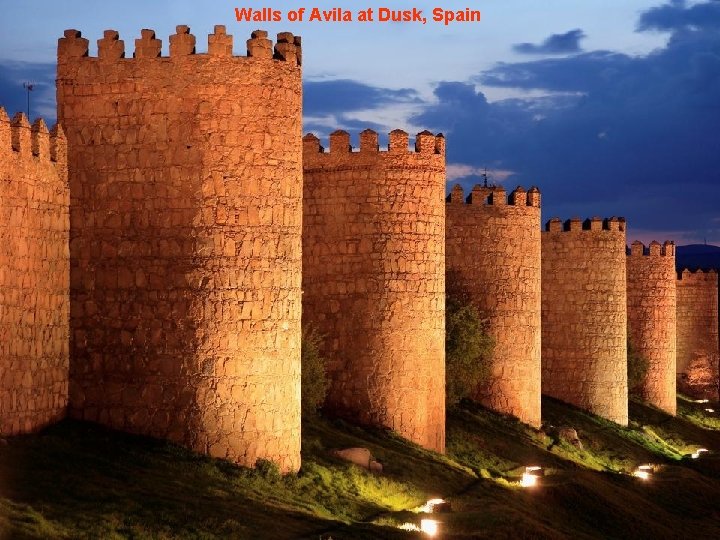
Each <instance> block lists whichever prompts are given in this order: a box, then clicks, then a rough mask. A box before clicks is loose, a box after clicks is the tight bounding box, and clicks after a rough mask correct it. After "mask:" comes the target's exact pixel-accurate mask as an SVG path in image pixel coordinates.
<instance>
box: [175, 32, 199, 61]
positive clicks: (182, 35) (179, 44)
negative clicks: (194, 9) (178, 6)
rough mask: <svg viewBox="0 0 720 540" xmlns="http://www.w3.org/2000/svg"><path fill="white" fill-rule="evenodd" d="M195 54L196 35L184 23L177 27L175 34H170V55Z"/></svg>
mask: <svg viewBox="0 0 720 540" xmlns="http://www.w3.org/2000/svg"><path fill="white" fill-rule="evenodd" d="M191 54H195V36H194V35H192V34H191V33H190V27H189V26H187V25H184V24H181V25H178V26H176V27H175V34H173V35H171V36H170V57H171V58H172V57H175V56H190V55H191Z"/></svg>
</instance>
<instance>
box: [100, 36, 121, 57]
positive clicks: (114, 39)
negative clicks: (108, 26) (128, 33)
mask: <svg viewBox="0 0 720 540" xmlns="http://www.w3.org/2000/svg"><path fill="white" fill-rule="evenodd" d="M97 46H98V58H100V59H101V60H107V61H114V60H119V59H121V58H125V42H124V41H123V40H121V39H120V34H119V33H118V32H117V30H105V32H104V33H103V37H102V39H98V40H97Z"/></svg>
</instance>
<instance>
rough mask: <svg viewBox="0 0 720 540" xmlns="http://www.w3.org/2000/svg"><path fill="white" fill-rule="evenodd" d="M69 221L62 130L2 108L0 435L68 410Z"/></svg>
mask: <svg viewBox="0 0 720 540" xmlns="http://www.w3.org/2000/svg"><path fill="white" fill-rule="evenodd" d="M69 228H70V219H69V193H68V184H67V146H66V142H65V136H64V134H63V131H62V129H61V128H60V127H59V126H56V127H55V128H54V129H53V130H52V132H50V133H49V132H48V129H47V127H46V126H45V123H44V122H43V121H42V120H37V121H36V122H35V123H34V124H33V125H32V126H30V124H29V123H28V119H27V118H26V117H25V115H23V114H21V113H18V114H17V115H16V116H15V118H14V119H13V120H12V122H10V120H9V119H8V116H7V114H6V113H5V109H3V108H2V107H0V239H1V240H2V241H0V436H5V435H14V434H17V433H27V432H30V431H34V430H36V429H39V428H42V427H44V426H46V425H48V424H50V423H52V422H54V421H56V420H59V419H60V418H62V417H63V416H65V411H66V408H67V402H68V362H69V360H68V339H69V331H70V326H69V317H70V298H69V275H70V258H69V254H68V230H69Z"/></svg>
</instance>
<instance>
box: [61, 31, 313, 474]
mask: <svg viewBox="0 0 720 540" xmlns="http://www.w3.org/2000/svg"><path fill="white" fill-rule="evenodd" d="M208 41H209V44H208V53H207V54H194V48H195V37H194V36H193V35H192V34H190V33H189V31H188V28H187V27H185V26H179V27H178V28H177V34H175V35H173V36H170V57H164V58H161V57H160V47H161V42H160V40H158V39H156V38H155V34H154V32H153V31H152V30H143V31H142V33H141V37H140V38H139V39H137V40H135V54H134V58H123V56H124V55H123V51H124V44H123V42H122V41H121V40H119V39H118V36H117V33H116V32H113V31H106V32H105V36H104V37H103V38H102V39H100V40H98V51H99V54H98V58H90V57H88V56H87V50H88V41H87V40H86V39H84V38H82V37H81V36H80V33H79V32H77V31H74V30H69V31H66V32H65V37H63V38H62V39H60V40H59V43H58V80H57V101H58V117H59V120H60V122H61V123H62V124H63V126H64V127H65V129H66V132H67V136H68V145H69V149H70V150H69V170H70V191H71V220H72V229H71V231H72V232H71V239H70V256H71V261H72V267H71V303H72V314H71V326H72V338H71V352H72V363H71V380H72V384H71V387H70V413H71V415H72V416H74V417H77V418H83V419H85V420H90V421H95V422H101V423H103V424H106V425H109V426H112V427H114V428H118V429H122V430H127V431H131V432H136V433H143V434H148V435H153V436H156V437H162V438H167V439H170V440H172V441H175V442H178V443H180V444H183V445H186V446H188V447H189V448H192V449H194V450H196V451H199V452H203V453H208V454H210V455H213V456H217V457H222V458H228V459H230V460H233V461H236V462H238V463H241V464H244V465H250V466H252V465H254V464H255V461H256V460H257V459H258V458H267V459H272V460H274V461H276V462H278V463H279V464H280V465H281V468H282V469H283V470H294V469H297V468H298V467H299V465H300V407H299V400H300V386H299V384H300V302H301V300H300V271H301V244H300V242H301V240H300V233H301V222H302V206H301V205H302V201H301V197H302V168H301V151H302V150H301V136H302V133H301V97H302V96H301V68H300V51H301V49H300V45H299V39H298V40H296V39H295V38H294V36H293V35H292V34H289V33H284V34H280V35H279V39H278V43H277V44H276V45H275V47H274V48H273V44H272V42H271V41H270V40H269V39H267V33H266V32H262V31H258V32H254V33H253V37H252V38H251V39H249V40H248V41H247V47H248V53H249V56H247V57H234V56H232V37H231V36H229V35H226V34H225V29H224V27H222V26H218V27H216V29H215V33H214V34H212V35H210V36H209V38H208Z"/></svg>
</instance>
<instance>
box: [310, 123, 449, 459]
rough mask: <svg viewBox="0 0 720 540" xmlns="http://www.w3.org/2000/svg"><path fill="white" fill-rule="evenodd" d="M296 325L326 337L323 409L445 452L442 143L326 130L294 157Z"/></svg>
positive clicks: (426, 136) (429, 137)
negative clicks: (298, 199)
mask: <svg viewBox="0 0 720 540" xmlns="http://www.w3.org/2000/svg"><path fill="white" fill-rule="evenodd" d="M303 169H304V181H305V185H304V193H305V195H304V199H303V216H304V218H303V219H304V221H303V323H304V324H309V325H312V326H314V327H315V328H317V329H318V330H319V332H320V333H321V334H322V335H323V336H324V338H325V343H324V351H323V352H324V354H325V356H326V358H327V359H328V360H329V365H328V372H329V375H330V378H331V388H330V391H329V395H328V399H327V403H326V405H327V407H328V408H329V409H331V410H332V411H333V412H335V413H337V414H340V415H344V416H347V417H349V418H352V419H354V420H356V421H359V422H362V423H366V424H373V425H380V426H386V427H389V428H391V429H393V430H395V431H397V432H398V433H399V434H401V435H402V436H404V437H406V438H408V439H410V440H412V441H414V442H416V443H418V444H420V445H422V446H424V447H426V448H430V449H432V450H436V451H439V452H442V451H444V447H445V376H444V375H445V324H444V323H445V317H444V313H445V202H444V195H445V139H444V138H443V137H442V135H438V136H435V135H433V134H431V133H429V132H422V133H419V134H418V135H417V137H416V139H415V150H414V151H411V150H409V148H408V135H407V133H405V132H403V131H400V130H396V131H393V132H392V133H390V139H389V148H388V150H387V151H379V149H378V135H377V133H375V132H374V131H370V130H366V131H363V132H362V133H361V134H360V149H359V151H352V148H351V146H350V136H349V135H348V134H347V133H346V132H344V131H336V132H335V133H333V134H332V135H331V136H330V151H329V152H323V149H322V147H321V146H320V141H319V140H318V139H317V137H315V136H314V135H307V136H305V139H304V149H303Z"/></svg>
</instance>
